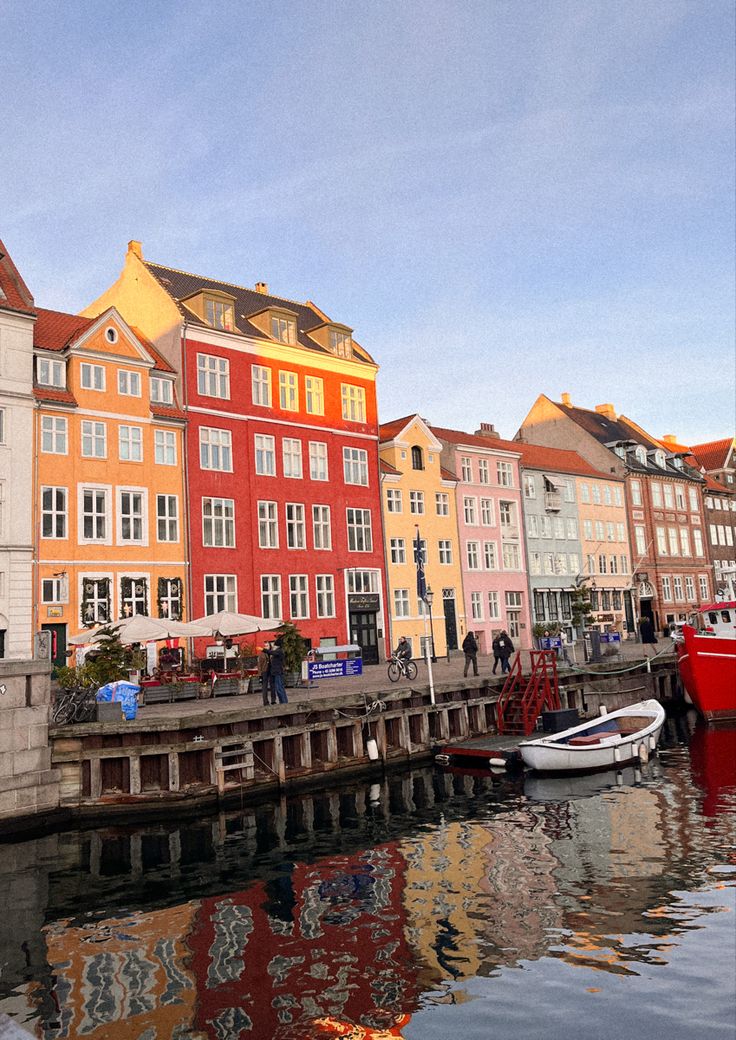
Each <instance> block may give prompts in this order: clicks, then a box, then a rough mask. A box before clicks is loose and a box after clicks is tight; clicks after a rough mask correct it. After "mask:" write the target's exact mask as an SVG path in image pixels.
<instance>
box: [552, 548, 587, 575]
mask: <svg viewBox="0 0 736 1040" xmlns="http://www.w3.org/2000/svg"><path fill="white" fill-rule="evenodd" d="M591 559H592V557H591ZM593 566H595V565H593ZM542 572H543V573H544V574H554V573H555V554H554V553H550V552H546V553H542ZM591 573H592V572H591Z"/></svg>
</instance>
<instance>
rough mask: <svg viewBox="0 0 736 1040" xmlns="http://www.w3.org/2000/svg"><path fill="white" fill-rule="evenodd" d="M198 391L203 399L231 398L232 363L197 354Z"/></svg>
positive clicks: (224, 359)
mask: <svg viewBox="0 0 736 1040" xmlns="http://www.w3.org/2000/svg"><path fill="white" fill-rule="evenodd" d="M197 390H198V391H199V393H200V394H201V395H202V396H203V397H220V398H229V397H230V362H229V361H228V360H227V358H221V357H214V356H213V355H212V354H197Z"/></svg>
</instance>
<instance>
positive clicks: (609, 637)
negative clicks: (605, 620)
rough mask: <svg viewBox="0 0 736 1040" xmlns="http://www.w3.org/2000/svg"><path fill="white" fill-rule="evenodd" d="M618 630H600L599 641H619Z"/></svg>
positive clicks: (619, 634)
mask: <svg viewBox="0 0 736 1040" xmlns="http://www.w3.org/2000/svg"><path fill="white" fill-rule="evenodd" d="M620 642H621V633H620V632H601V643H620Z"/></svg>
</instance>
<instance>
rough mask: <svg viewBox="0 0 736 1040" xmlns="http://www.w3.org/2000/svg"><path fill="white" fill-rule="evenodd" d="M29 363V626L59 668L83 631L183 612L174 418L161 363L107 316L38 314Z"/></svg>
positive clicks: (179, 424)
mask: <svg viewBox="0 0 736 1040" xmlns="http://www.w3.org/2000/svg"><path fill="white" fill-rule="evenodd" d="M34 355H35V357H34V364H35V372H34V394H35V397H36V406H37V421H36V427H35V436H36V457H37V459H38V466H37V479H36V506H35V509H36V515H35V525H34V526H35V531H36V547H35V548H36V554H35V555H36V575H35V582H34V600H35V609H36V617H35V623H36V628H42V629H47V630H50V631H51V633H52V657H53V660H54V663H56V664H63V663H64V661H65V654H66V645H67V638H68V636H69V635H73V634H75V633H77V632H79V631H81V630H82V628H83V627H84V626H92V625H96V624H98V623H99V622H105V621H110V620H114V619H117V618H120V617H126V616H129V615H131V614H150V615H151V616H153V617H171V618H182V617H184V615H185V612H186V605H185V603H184V589H185V587H186V567H187V562H186V561H187V553H186V525H185V515H186V513H185V501H184V480H183V472H184V471H183V463H182V459H183V431H184V427H185V419H184V415H183V413H182V412H181V411H180V410H179V408H178V406H177V402H176V397H175V389H174V378H175V376H174V372H173V370H172V368H171V366H170V365H169V364H168V363H167V362H166V361H165V360H164V358H162V357H161V355H160V354H159V353H158V352H157V351H156V350H155V348H154V347H153V346H152V345H151V344H150V343H148V342H147V341H146V340H145V339H144V338H143V337H142V336H141V335H140V334H139V333H138V332H137V331H136V330H134V329H133V328H131V327H130V326H129V325H127V324H126V322H125V321H124V320H123V319H122V318H121V316H120V315H119V314H118V312H117V311H116V310H115V308H113V307H110V308H108V309H107V310H105V311H104V312H103V313H102V314H100V315H99V316H98V317H97V318H94V319H93V318H84V317H79V316H77V315H73V314H64V313H61V312H59V311H49V310H43V309H38V320H37V322H36V325H35V330H34ZM29 464H30V462H29Z"/></svg>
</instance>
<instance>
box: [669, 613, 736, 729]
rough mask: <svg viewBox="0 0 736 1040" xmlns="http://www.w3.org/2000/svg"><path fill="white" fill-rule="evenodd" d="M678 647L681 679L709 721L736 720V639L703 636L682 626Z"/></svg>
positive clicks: (688, 627) (690, 627)
mask: <svg viewBox="0 0 736 1040" xmlns="http://www.w3.org/2000/svg"><path fill="white" fill-rule="evenodd" d="M682 636H683V642H682V643H678V644H677V664H678V667H679V669H680V678H681V679H682V682H683V684H684V686H685V689H686V690H687V692H688V693H689V694H690V698H691V700H692V702H693V704H694V705H695V707H696V708H697V709H698V711H699V712H700V714H701V715H703V716H704V717H705V718H706V719H710V720H714V719H736V638H724V637H721V636H713V635H704V634H702V633H700V632H698V631H697V630H696V629H694V628H693V627H692V626H691V625H683V628H682Z"/></svg>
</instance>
